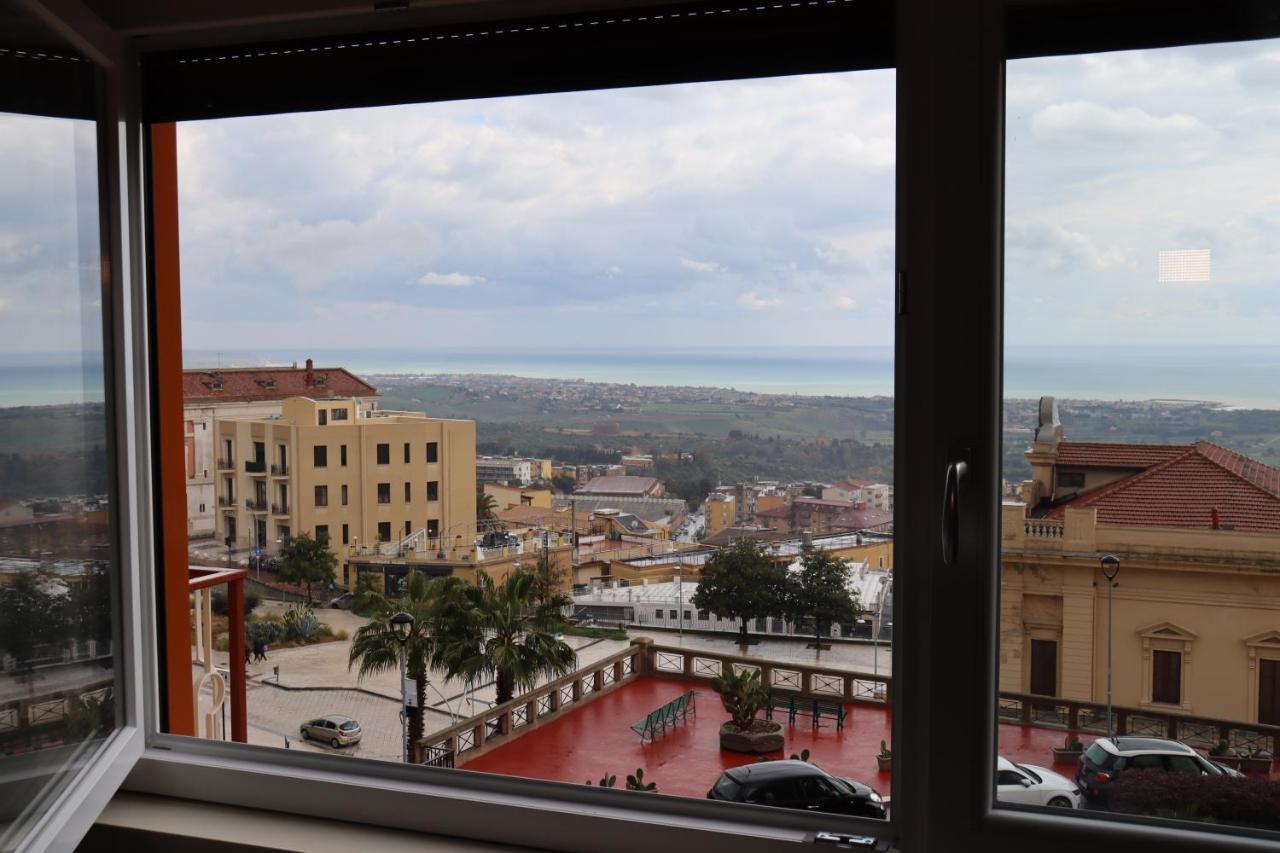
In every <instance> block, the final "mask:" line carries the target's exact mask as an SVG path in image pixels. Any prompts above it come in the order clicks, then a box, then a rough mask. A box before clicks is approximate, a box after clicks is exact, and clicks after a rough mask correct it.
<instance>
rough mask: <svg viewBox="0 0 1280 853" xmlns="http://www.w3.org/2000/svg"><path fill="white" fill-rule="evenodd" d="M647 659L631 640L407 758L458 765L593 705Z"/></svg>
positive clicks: (436, 735)
mask: <svg viewBox="0 0 1280 853" xmlns="http://www.w3.org/2000/svg"><path fill="white" fill-rule="evenodd" d="M646 655H647V651H646V647H645V643H644V642H643V641H640V642H634V643H633V644H632V645H631V646H630V647H628V648H626V649H623V650H622V651H619V652H616V653H614V654H612V655H610V656H609V657H606V658H602V659H600V660H598V661H596V662H595V663H592V664H589V665H587V666H585V667H583V668H582V669H580V670H578V671H577V672H574V673H572V674H570V675H566V676H564V677H563V678H557V679H556V680H555V681H550V682H547V683H546V684H544V685H542V686H541V687H537V688H535V689H533V690H530V691H529V692H528V693H525V694H523V695H522V696H517V697H516V698H514V699H512V700H511V701H509V702H504V703H502V704H501V705H495V706H493V707H492V708H490V709H488V710H487V711H484V712H482V713H479V714H476V715H474V716H472V717H468V718H467V719H465V720H461V721H459V722H458V723H456V724H455V725H452V726H449V727H448V728H446V729H440V730H439V731H435V732H432V733H430V734H428V735H426V736H425V737H423V739H422V740H421V741H419V742H418V744H417V745H416V748H415V749H414V754H413V756H411V758H410V760H411V761H413V762H414V763H417V764H427V763H429V762H430V760H431V758H432V757H433V756H436V757H439V756H441V755H444V754H445V753H447V754H448V755H449V759H448V760H449V761H450V762H451V763H450V764H449V766H451V767H461V766H463V765H464V764H466V762H468V761H470V760H471V759H472V758H476V757H478V756H480V755H482V754H484V753H485V752H488V751H489V750H490V749H492V748H494V747H496V746H499V745H501V744H504V743H508V742H510V741H511V740H512V739H514V738H517V737H520V736H521V735H523V734H524V733H525V732H526V731H530V730H532V729H533V728H535V727H537V726H539V725H541V724H542V723H544V722H547V721H548V720H552V719H555V718H556V717H559V716H560V715H561V714H563V713H565V711H567V710H568V709H569V708H576V707H577V706H578V705H580V704H582V703H584V702H588V701H592V700H594V699H596V698H597V697H599V696H600V695H602V694H605V693H608V692H610V691H612V690H614V689H616V688H617V687H618V686H619V685H621V684H624V683H626V682H628V681H631V680H632V679H634V678H636V677H637V676H638V675H639V674H640V673H641V672H643V671H645V666H644V665H643V664H640V665H637V662H636V659H637V658H643V657H645V656H646ZM606 672H608V674H609V675H608V677H607V678H606V675H605V673H606ZM434 766H441V765H434Z"/></svg>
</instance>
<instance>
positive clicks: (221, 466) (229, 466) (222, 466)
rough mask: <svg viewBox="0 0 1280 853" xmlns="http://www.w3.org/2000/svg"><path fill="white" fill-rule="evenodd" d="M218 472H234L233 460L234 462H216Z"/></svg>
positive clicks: (234, 464) (229, 460) (227, 460)
mask: <svg viewBox="0 0 1280 853" xmlns="http://www.w3.org/2000/svg"><path fill="white" fill-rule="evenodd" d="M218 470H219V471H234V470H236V463H235V460H234V459H219V460H218Z"/></svg>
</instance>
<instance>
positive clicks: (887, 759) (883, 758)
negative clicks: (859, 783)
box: [876, 741, 893, 773]
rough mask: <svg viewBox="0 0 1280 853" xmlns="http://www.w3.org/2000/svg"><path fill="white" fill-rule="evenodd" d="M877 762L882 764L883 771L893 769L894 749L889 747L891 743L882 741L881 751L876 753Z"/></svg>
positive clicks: (881, 770) (881, 769) (886, 771)
mask: <svg viewBox="0 0 1280 853" xmlns="http://www.w3.org/2000/svg"><path fill="white" fill-rule="evenodd" d="M876 763H877V764H879V765H880V772H881V773H888V772H889V771H890V770H892V769H893V750H891V749H889V744H887V743H885V742H884V741H880V752H879V754H877V755H876Z"/></svg>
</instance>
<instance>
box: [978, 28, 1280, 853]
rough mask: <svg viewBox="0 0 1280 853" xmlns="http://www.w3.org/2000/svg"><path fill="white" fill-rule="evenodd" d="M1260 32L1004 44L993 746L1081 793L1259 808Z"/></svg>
mask: <svg viewBox="0 0 1280 853" xmlns="http://www.w3.org/2000/svg"><path fill="white" fill-rule="evenodd" d="M1278 55H1280V42H1276V41H1254V42H1239V43H1233V44H1219V45H1200V46H1191V47H1177V48H1168V49H1158V50H1144V51H1128V52H1113V53H1102V54H1096V55H1079V56H1065V57H1048V58H1037V59H1024V60H1016V61H1011V62H1010V63H1009V64H1008V69H1007V72H1008V73H1007V78H1006V79H1007V86H1008V90H1007V109H1008V115H1007V139H1006V143H1007V144H1006V156H1007V168H1006V182H1007V183H1006V192H1007V195H1006V222H1005V250H1006V257H1005V312H1006V313H1005V322H1004V329H1005V350H1004V363H1005V384H1004V396H1005V400H1004V415H1005V421H1004V454H1003V457H1004V458H1003V463H1004V505H1003V507H1002V510H1001V518H1002V552H1003V553H1002V559H1001V599H1002V602H1001V609H1000V614H1001V617H1000V618H1001V625H1000V691H1001V692H1000V701H999V708H1000V721H999V733H1000V744H1001V751H1002V754H1004V755H1006V756H1007V757H1010V758H1014V759H1015V760H1019V761H1024V762H1026V763H1027V764H1031V765H1043V766H1046V767H1048V766H1050V765H1052V766H1053V767H1054V769H1055V770H1056V771H1057V772H1058V773H1059V774H1061V775H1062V776H1064V777H1066V778H1067V779H1068V780H1069V783H1070V785H1071V786H1072V787H1078V788H1079V789H1080V790H1081V793H1082V796H1081V798H1080V800H1079V803H1078V805H1079V806H1080V807H1081V808H1084V809H1088V810H1090V811H1095V812H1099V811H1111V812H1120V813H1124V814H1138V815H1160V816H1164V817H1176V818H1188V819H1194V820H1197V821H1201V823H1200V824H1199V825H1200V826H1202V827H1203V826H1207V825H1210V824H1217V825H1226V826H1230V825H1233V824H1234V825H1248V826H1261V827H1265V828H1270V829H1277V830H1280V812H1278V811H1277V810H1276V809H1275V807H1274V803H1275V802H1276V796H1277V791H1280V774H1278V772H1277V768H1276V765H1275V763H1274V762H1273V760H1272V755H1273V753H1274V751H1275V750H1276V748H1277V746H1278V745H1280V740H1278V739H1280V698H1278V697H1280V623H1278V622H1277V620H1276V613H1277V609H1278V608H1280V575H1278V574H1277V573H1276V571H1275V566H1276V555H1277V554H1280V450H1278V448H1280V347H1277V337H1276V334H1275V326H1276V320H1277V319H1278V318H1280V289H1278V288H1277V285H1276V281H1275V275H1274V270H1275V269H1276V268H1277V265H1278V264H1280V241H1277V240H1276V235H1277V229H1278V228H1280V218H1278V217H1277V207H1276V195H1275V193H1274V191H1273V185H1274V184H1275V181H1276V178H1277V176H1280V99H1278V98H1277V93H1276V91H1275V87H1274V86H1273V85H1272V82H1270V80H1269V78H1267V76H1266V75H1268V74H1270V73H1271V72H1272V71H1273V70H1274V69H1275V68H1278V67H1280V63H1278V61H1277V58H1276V57H1277V56H1278ZM1209 761H1212V762H1213V763H1212V764H1208V763H1207V762H1209ZM1206 767H1207V768H1208V770H1206ZM1219 767H1227V768H1230V769H1229V770H1228V771H1225V772H1219V770H1218V768H1219ZM1170 771H1176V773H1175V772H1170ZM1184 774H1185V775H1184ZM1241 774H1243V775H1241ZM1175 777H1176V778H1175ZM1046 784H1048V783H1046ZM1263 802H1268V803H1271V804H1272V805H1270V806H1266V807H1261V806H1260V805H1259V804H1260V803H1263Z"/></svg>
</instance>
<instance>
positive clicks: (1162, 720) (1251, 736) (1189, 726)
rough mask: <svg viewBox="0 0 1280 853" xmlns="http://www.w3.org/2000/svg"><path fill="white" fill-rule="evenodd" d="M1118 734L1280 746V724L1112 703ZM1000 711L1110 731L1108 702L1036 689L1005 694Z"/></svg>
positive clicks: (1008, 717) (1003, 717)
mask: <svg viewBox="0 0 1280 853" xmlns="http://www.w3.org/2000/svg"><path fill="white" fill-rule="evenodd" d="M1111 712H1112V715H1113V716H1114V718H1115V719H1114V730H1115V733H1116V734H1118V735H1138V736H1146V737H1167V738H1173V739H1174V740H1180V741H1182V742H1183V743H1185V744H1187V745H1188V746H1194V747H1200V748H1203V749H1210V748H1212V747H1214V746H1217V744H1218V742H1219V741H1223V740H1225V741H1226V742H1227V745H1228V746H1232V747H1246V748H1249V749H1265V750H1267V751H1268V752H1271V753H1273V754H1274V753H1275V752H1276V751H1277V750H1280V726H1269V725H1265V724H1263V723H1242V722H1240V721H1238V720H1218V719H1214V718H1211V717H1194V716H1190V715H1186V714H1166V713H1161V712H1159V711H1153V710H1151V709H1150V708H1126V707H1121V706H1118V705H1115V706H1112V709H1111ZM997 713H998V714H999V717H1000V721H1001V722H1004V723H1022V724H1024V725H1032V726H1041V727H1044V728H1060V729H1063V730H1067V731H1075V732H1094V733H1097V734H1106V732H1107V706H1106V705H1105V704H1098V703H1095V702H1077V701H1074V700H1070V699H1061V698H1059V697H1056V696H1037V695H1035V694H1032V693H1003V692H1002V693H1001V694H1000V704H999V706H998V710H997Z"/></svg>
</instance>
